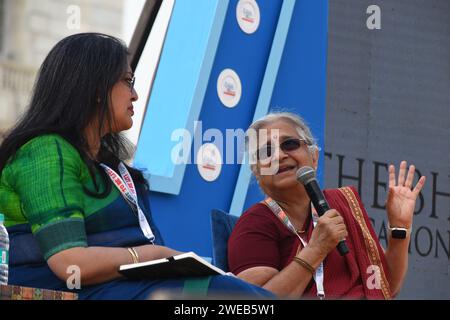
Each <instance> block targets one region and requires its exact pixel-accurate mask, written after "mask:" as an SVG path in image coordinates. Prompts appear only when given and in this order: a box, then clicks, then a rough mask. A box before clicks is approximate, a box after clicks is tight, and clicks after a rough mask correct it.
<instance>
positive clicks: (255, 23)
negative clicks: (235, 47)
mask: <svg viewBox="0 0 450 320" xmlns="http://www.w3.org/2000/svg"><path fill="white" fill-rule="evenodd" d="M236 18H237V21H238V24H239V26H240V27H241V29H242V31H244V32H245V33H247V34H252V33H254V32H255V31H256V30H258V27H259V22H260V20H261V18H260V12H259V6H258V3H256V1H255V0H240V1H239V2H238V5H237V7H236Z"/></svg>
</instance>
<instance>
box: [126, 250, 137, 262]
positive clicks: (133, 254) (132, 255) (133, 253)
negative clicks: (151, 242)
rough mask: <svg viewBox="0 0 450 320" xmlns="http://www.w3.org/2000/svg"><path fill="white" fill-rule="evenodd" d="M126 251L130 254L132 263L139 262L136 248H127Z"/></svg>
mask: <svg viewBox="0 0 450 320" xmlns="http://www.w3.org/2000/svg"><path fill="white" fill-rule="evenodd" d="M127 250H128V252H129V253H130V255H131V258H132V259H133V263H139V255H138V254H137V252H136V250H134V248H127Z"/></svg>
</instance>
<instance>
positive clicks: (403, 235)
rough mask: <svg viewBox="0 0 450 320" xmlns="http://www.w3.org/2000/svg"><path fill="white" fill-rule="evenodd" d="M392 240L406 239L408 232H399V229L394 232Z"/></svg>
mask: <svg viewBox="0 0 450 320" xmlns="http://www.w3.org/2000/svg"><path fill="white" fill-rule="evenodd" d="M392 238H394V239H405V238H406V230H399V229H394V230H392Z"/></svg>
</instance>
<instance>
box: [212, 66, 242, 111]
mask: <svg viewBox="0 0 450 320" xmlns="http://www.w3.org/2000/svg"><path fill="white" fill-rule="evenodd" d="M217 94H218V95H219V99H220V101H221V102H222V103H223V104H224V105H225V106H226V107H228V108H234V107H235V106H236V105H237V104H238V103H239V101H240V100H241V95H242V85H241V79H239V76H238V75H237V73H236V72H234V70H231V69H225V70H223V71H222V72H221V73H220V75H219V79H218V80H217Z"/></svg>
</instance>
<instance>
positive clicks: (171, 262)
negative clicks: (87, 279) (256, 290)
mask: <svg viewBox="0 0 450 320" xmlns="http://www.w3.org/2000/svg"><path fill="white" fill-rule="evenodd" d="M119 273H120V274H122V275H124V276H125V277H127V278H129V279H161V278H184V277H206V276H213V275H225V274H226V272H225V271H223V270H221V269H219V268H217V267H215V266H213V265H212V264H210V263H209V262H208V261H206V260H204V259H202V258H201V257H199V256H198V255H196V254H195V253H194V252H187V253H182V254H179V255H176V256H173V257H169V258H163V259H157V260H151V261H146V262H141V263H133V264H126V265H122V266H120V268H119Z"/></svg>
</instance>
